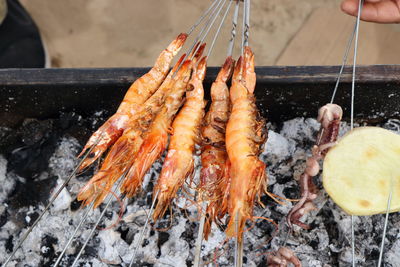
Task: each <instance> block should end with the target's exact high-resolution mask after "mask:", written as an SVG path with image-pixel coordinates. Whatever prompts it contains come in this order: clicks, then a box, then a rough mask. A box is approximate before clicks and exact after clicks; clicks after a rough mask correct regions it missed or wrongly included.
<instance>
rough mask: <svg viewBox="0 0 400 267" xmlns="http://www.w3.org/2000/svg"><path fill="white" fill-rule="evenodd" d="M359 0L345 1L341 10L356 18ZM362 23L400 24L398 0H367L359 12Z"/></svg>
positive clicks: (399, 4) (399, 2) (399, 0)
mask: <svg viewBox="0 0 400 267" xmlns="http://www.w3.org/2000/svg"><path fill="white" fill-rule="evenodd" d="M358 4H359V0H345V1H343V2H342V5H341V8H342V10H343V11H344V12H345V13H347V14H349V15H352V16H357V13H358ZM361 19H362V20H364V21H370V22H378V23H400V0H394V1H391V0H386V1H385V0H380V1H379V0H378V1H377V0H369V1H368V2H366V3H365V4H364V7H363V10H362V12H361Z"/></svg>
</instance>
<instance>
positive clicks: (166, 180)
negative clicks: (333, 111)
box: [153, 57, 207, 221]
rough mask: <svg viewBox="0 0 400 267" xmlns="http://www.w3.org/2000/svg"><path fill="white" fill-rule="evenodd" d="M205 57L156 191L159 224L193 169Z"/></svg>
mask: <svg viewBox="0 0 400 267" xmlns="http://www.w3.org/2000/svg"><path fill="white" fill-rule="evenodd" d="M206 60H207V58H206V57H203V58H202V60H201V61H200V62H199V64H198V66H197V68H196V69H195V71H194V73H193V75H192V78H191V80H190V82H189V86H190V89H191V90H190V91H188V92H187V93H186V102H185V104H184V106H183V107H182V109H181V110H180V112H179V113H178V115H177V116H176V118H175V120H174V122H173V124H172V136H171V140H170V144H169V149H168V154H167V156H166V158H165V161H164V165H163V168H162V171H161V174H160V177H159V179H158V181H157V184H156V186H155V188H154V196H157V200H158V202H157V205H156V207H155V209H154V213H153V219H154V220H155V221H156V220H157V219H158V218H160V217H161V216H162V215H163V214H164V213H165V210H166V209H167V207H168V206H169V204H170V202H171V200H172V199H173V198H174V197H175V195H176V193H177V191H178V189H179V188H180V187H181V186H182V184H183V183H184V181H185V179H186V178H187V177H188V176H190V175H191V174H192V172H193V169H194V160H193V153H194V150H195V144H196V143H198V142H199V139H200V131H199V130H200V126H201V122H202V119H203V116H204V107H205V101H204V89H203V84H202V83H203V80H204V77H205V73H206Z"/></svg>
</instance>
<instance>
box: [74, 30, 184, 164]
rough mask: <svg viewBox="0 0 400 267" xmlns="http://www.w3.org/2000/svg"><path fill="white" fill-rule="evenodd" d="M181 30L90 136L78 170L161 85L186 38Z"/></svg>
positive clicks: (113, 139)
mask: <svg viewBox="0 0 400 267" xmlns="http://www.w3.org/2000/svg"><path fill="white" fill-rule="evenodd" d="M187 36H188V35H187V34H185V33H182V34H180V35H178V37H177V38H175V39H174V40H173V41H172V42H171V43H170V44H169V45H168V47H167V48H166V49H165V50H163V51H162V52H161V54H160V55H159V56H158V58H157V60H156V62H155V64H154V66H153V68H151V70H150V71H149V72H148V73H146V74H144V75H143V76H142V77H140V78H139V79H137V80H136V81H135V82H133V84H132V85H131V86H130V87H129V89H128V91H127V92H126V94H125V96H124V99H123V100H122V103H121V104H120V106H119V107H118V110H117V111H116V113H115V114H114V115H113V116H111V117H110V118H109V119H108V120H107V121H106V122H105V123H104V124H103V125H102V126H101V127H100V128H99V129H98V130H97V131H96V132H95V133H93V135H92V136H91V137H90V138H89V140H88V142H87V143H86V145H85V146H84V148H83V150H82V152H81V153H80V155H79V156H82V155H83V154H84V153H85V152H86V151H88V150H91V153H90V154H89V155H88V157H87V158H86V159H85V160H84V161H83V163H82V165H81V166H80V168H79V170H83V169H85V168H87V167H88V166H90V165H91V164H92V163H93V162H95V161H96V160H97V159H98V158H99V157H100V156H101V155H102V154H103V153H104V152H105V151H106V150H107V149H108V148H109V147H110V146H111V145H113V144H114V142H116V141H117V139H118V137H120V136H121V135H122V133H123V131H124V130H125V129H126V127H127V126H128V122H129V121H130V120H131V117H132V116H134V115H136V113H137V112H138V111H139V110H140V108H141V104H143V103H144V102H145V101H146V100H147V99H148V98H149V97H150V96H151V95H152V94H153V93H154V92H155V91H156V90H157V89H158V87H159V86H160V85H161V83H162V82H163V80H164V78H165V77H166V75H167V73H168V71H169V66H170V64H171V61H172V59H173V57H174V56H175V55H176V54H177V53H178V52H179V50H180V49H181V48H182V46H183V44H184V43H185V41H186V39H187Z"/></svg>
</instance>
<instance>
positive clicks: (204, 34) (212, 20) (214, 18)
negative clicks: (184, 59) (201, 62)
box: [192, 0, 227, 57]
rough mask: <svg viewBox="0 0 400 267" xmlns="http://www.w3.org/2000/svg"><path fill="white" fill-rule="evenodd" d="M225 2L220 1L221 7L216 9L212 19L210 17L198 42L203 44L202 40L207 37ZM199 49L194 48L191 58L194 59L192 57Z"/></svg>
mask: <svg viewBox="0 0 400 267" xmlns="http://www.w3.org/2000/svg"><path fill="white" fill-rule="evenodd" d="M226 1H227V0H223V2H222V1H221V3H222V5H221V6H219V7H218V12H217V13H216V14H215V16H214V17H210V21H209V24H208V25H207V30H206V31H205V32H204V33H202V36H201V38H200V42H203V41H204V39H205V38H206V37H207V35H208V33H209V32H210V30H211V28H212V26H213V25H214V23H215V21H216V20H217V18H218V15H219V14H220V13H221V11H222V8H223V7H224V5H225V3H226ZM199 49H200V46H198V47H196V50H195V52H194V53H193V56H192V57H194V55H195V54H196V53H197V50H199Z"/></svg>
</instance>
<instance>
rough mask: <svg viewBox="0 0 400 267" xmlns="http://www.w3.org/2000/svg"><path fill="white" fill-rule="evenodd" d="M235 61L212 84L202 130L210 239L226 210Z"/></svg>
mask: <svg viewBox="0 0 400 267" xmlns="http://www.w3.org/2000/svg"><path fill="white" fill-rule="evenodd" d="M233 66H234V60H233V59H232V57H228V58H227V59H226V61H225V63H224V65H223V66H222V68H221V70H220V72H219V73H218V76H217V79H216V80H215V82H214V83H213V84H212V86H211V100H212V102H211V105H210V109H209V111H208V112H207V114H206V116H205V124H204V125H203V127H202V129H201V137H202V148H201V150H202V151H201V165H202V168H201V172H200V184H199V187H198V190H199V192H200V200H201V201H208V205H207V208H206V221H205V224H204V237H205V239H206V240H207V238H208V235H209V233H210V231H211V224H212V222H218V221H219V220H220V219H221V218H222V217H223V216H224V215H225V212H223V211H222V212H220V207H221V202H222V198H223V195H224V192H225V190H226V189H225V188H226V186H227V181H225V180H226V179H224V176H225V165H226V161H227V158H228V154H227V152H226V147H225V130H226V123H227V122H228V119H229V108H230V104H229V101H230V100H229V89H228V86H227V85H226V82H227V81H228V80H229V78H230V77H231V75H232V70H233Z"/></svg>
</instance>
